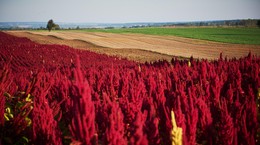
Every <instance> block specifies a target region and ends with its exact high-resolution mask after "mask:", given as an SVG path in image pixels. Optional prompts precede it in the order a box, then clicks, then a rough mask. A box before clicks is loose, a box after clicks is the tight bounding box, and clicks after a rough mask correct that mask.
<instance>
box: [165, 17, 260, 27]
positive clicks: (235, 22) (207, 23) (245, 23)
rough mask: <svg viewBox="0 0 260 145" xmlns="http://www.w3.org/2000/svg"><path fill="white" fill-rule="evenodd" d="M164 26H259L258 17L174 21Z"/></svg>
mask: <svg viewBox="0 0 260 145" xmlns="http://www.w3.org/2000/svg"><path fill="white" fill-rule="evenodd" d="M164 26H234V27H260V19H246V20H245V19H244V20H219V21H197V22H183V23H175V24H170V25H164Z"/></svg>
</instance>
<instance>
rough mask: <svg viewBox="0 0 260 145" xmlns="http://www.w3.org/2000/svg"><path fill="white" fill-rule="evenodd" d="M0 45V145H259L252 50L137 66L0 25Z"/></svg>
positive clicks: (258, 61)
mask: <svg viewBox="0 0 260 145" xmlns="http://www.w3.org/2000/svg"><path fill="white" fill-rule="evenodd" d="M0 50H1V51H0V104H1V105H0V144H71V143H72V144H137V145H139V144H140V145H141V144H142V145H143V144H171V143H174V142H175V141H176V140H177V138H181V141H180V142H177V143H176V144H180V143H182V144H185V145H186V144H188V145H189V144H190V145H194V144H216V145H217V144H218V145H219V144H225V145H229V144H230V145H231V144H232V145H233V144H234V145H237V144H250V145H254V144H258V142H257V140H259V135H257V134H259V129H258V128H259V125H258V122H259V120H258V111H259V108H257V105H258V101H259V88H260V78H259V77H260V66H259V65H260V58H259V57H256V56H254V55H252V54H249V55H248V56H247V57H245V58H240V59H232V60H227V59H224V58H222V57H220V59H219V60H216V61H211V62H209V61H207V60H201V61H197V60H194V59H193V58H190V60H189V61H187V60H177V59H173V60H172V61H171V62H167V61H157V62H154V63H152V64H149V63H145V64H141V63H135V62H132V61H128V60H121V59H118V58H115V57H109V56H107V55H100V54H96V53H93V52H89V51H83V50H78V49H73V48H71V47H68V46H62V45H40V44H37V43H34V42H32V41H30V40H29V39H27V38H18V37H14V36H11V35H8V34H5V33H2V32H0ZM171 111H173V112H174V113H175V117H176V123H177V126H178V127H180V128H181V130H182V133H181V134H178V133H176V132H174V131H173V130H176V127H174V126H173V124H172V121H174V119H173V118H172V117H171ZM172 131H173V132H172ZM257 131H258V132H257Z"/></svg>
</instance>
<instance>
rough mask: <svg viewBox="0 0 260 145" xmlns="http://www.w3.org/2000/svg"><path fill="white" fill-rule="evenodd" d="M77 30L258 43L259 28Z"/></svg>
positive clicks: (259, 37) (259, 39) (259, 40)
mask: <svg viewBox="0 0 260 145" xmlns="http://www.w3.org/2000/svg"><path fill="white" fill-rule="evenodd" d="M75 31H76V30H75ZM77 31H80V32H108V33H137V34H147V35H161V36H180V37H186V38H193V39H201V40H209V41H216V42H223V43H234V44H253V45H260V29H259V28H124V29H123V28H120V29H83V30H77Z"/></svg>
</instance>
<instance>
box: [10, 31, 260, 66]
mask: <svg viewBox="0 0 260 145" xmlns="http://www.w3.org/2000/svg"><path fill="white" fill-rule="evenodd" d="M7 33H9V34H12V35H15V36H19V37H27V38H29V39H31V40H32V41H35V42H38V43H42V44H63V45H69V46H71V47H74V48H80V49H87V50H90V51H94V52H97V53H105V54H108V55H113V56H118V57H123V58H127V59H130V60H135V61H139V62H145V61H154V60H158V59H166V60H170V59H171V58H172V57H173V56H181V57H190V56H193V57H194V58H206V59H217V58H219V54H220V53H221V52H222V53H223V55H224V56H227V57H229V58H232V57H237V58H240V57H242V56H246V55H247V54H248V53H249V51H251V52H252V53H253V54H257V55H258V56H259V55H260V45H244V44H228V43H220V42H212V41H206V40H198V39H191V38H183V37H176V36H156V35H145V34H127V33H123V34H115V33H104V32H77V31H55V32H47V31H29V32H27V31H9V32H7Z"/></svg>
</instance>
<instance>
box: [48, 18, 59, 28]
mask: <svg viewBox="0 0 260 145" xmlns="http://www.w3.org/2000/svg"><path fill="white" fill-rule="evenodd" d="M53 28H54V29H60V26H59V25H58V24H55V23H54V22H53V20H52V19H50V20H49V21H48V24H47V29H48V30H49V31H51V30H52V29H53Z"/></svg>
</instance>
